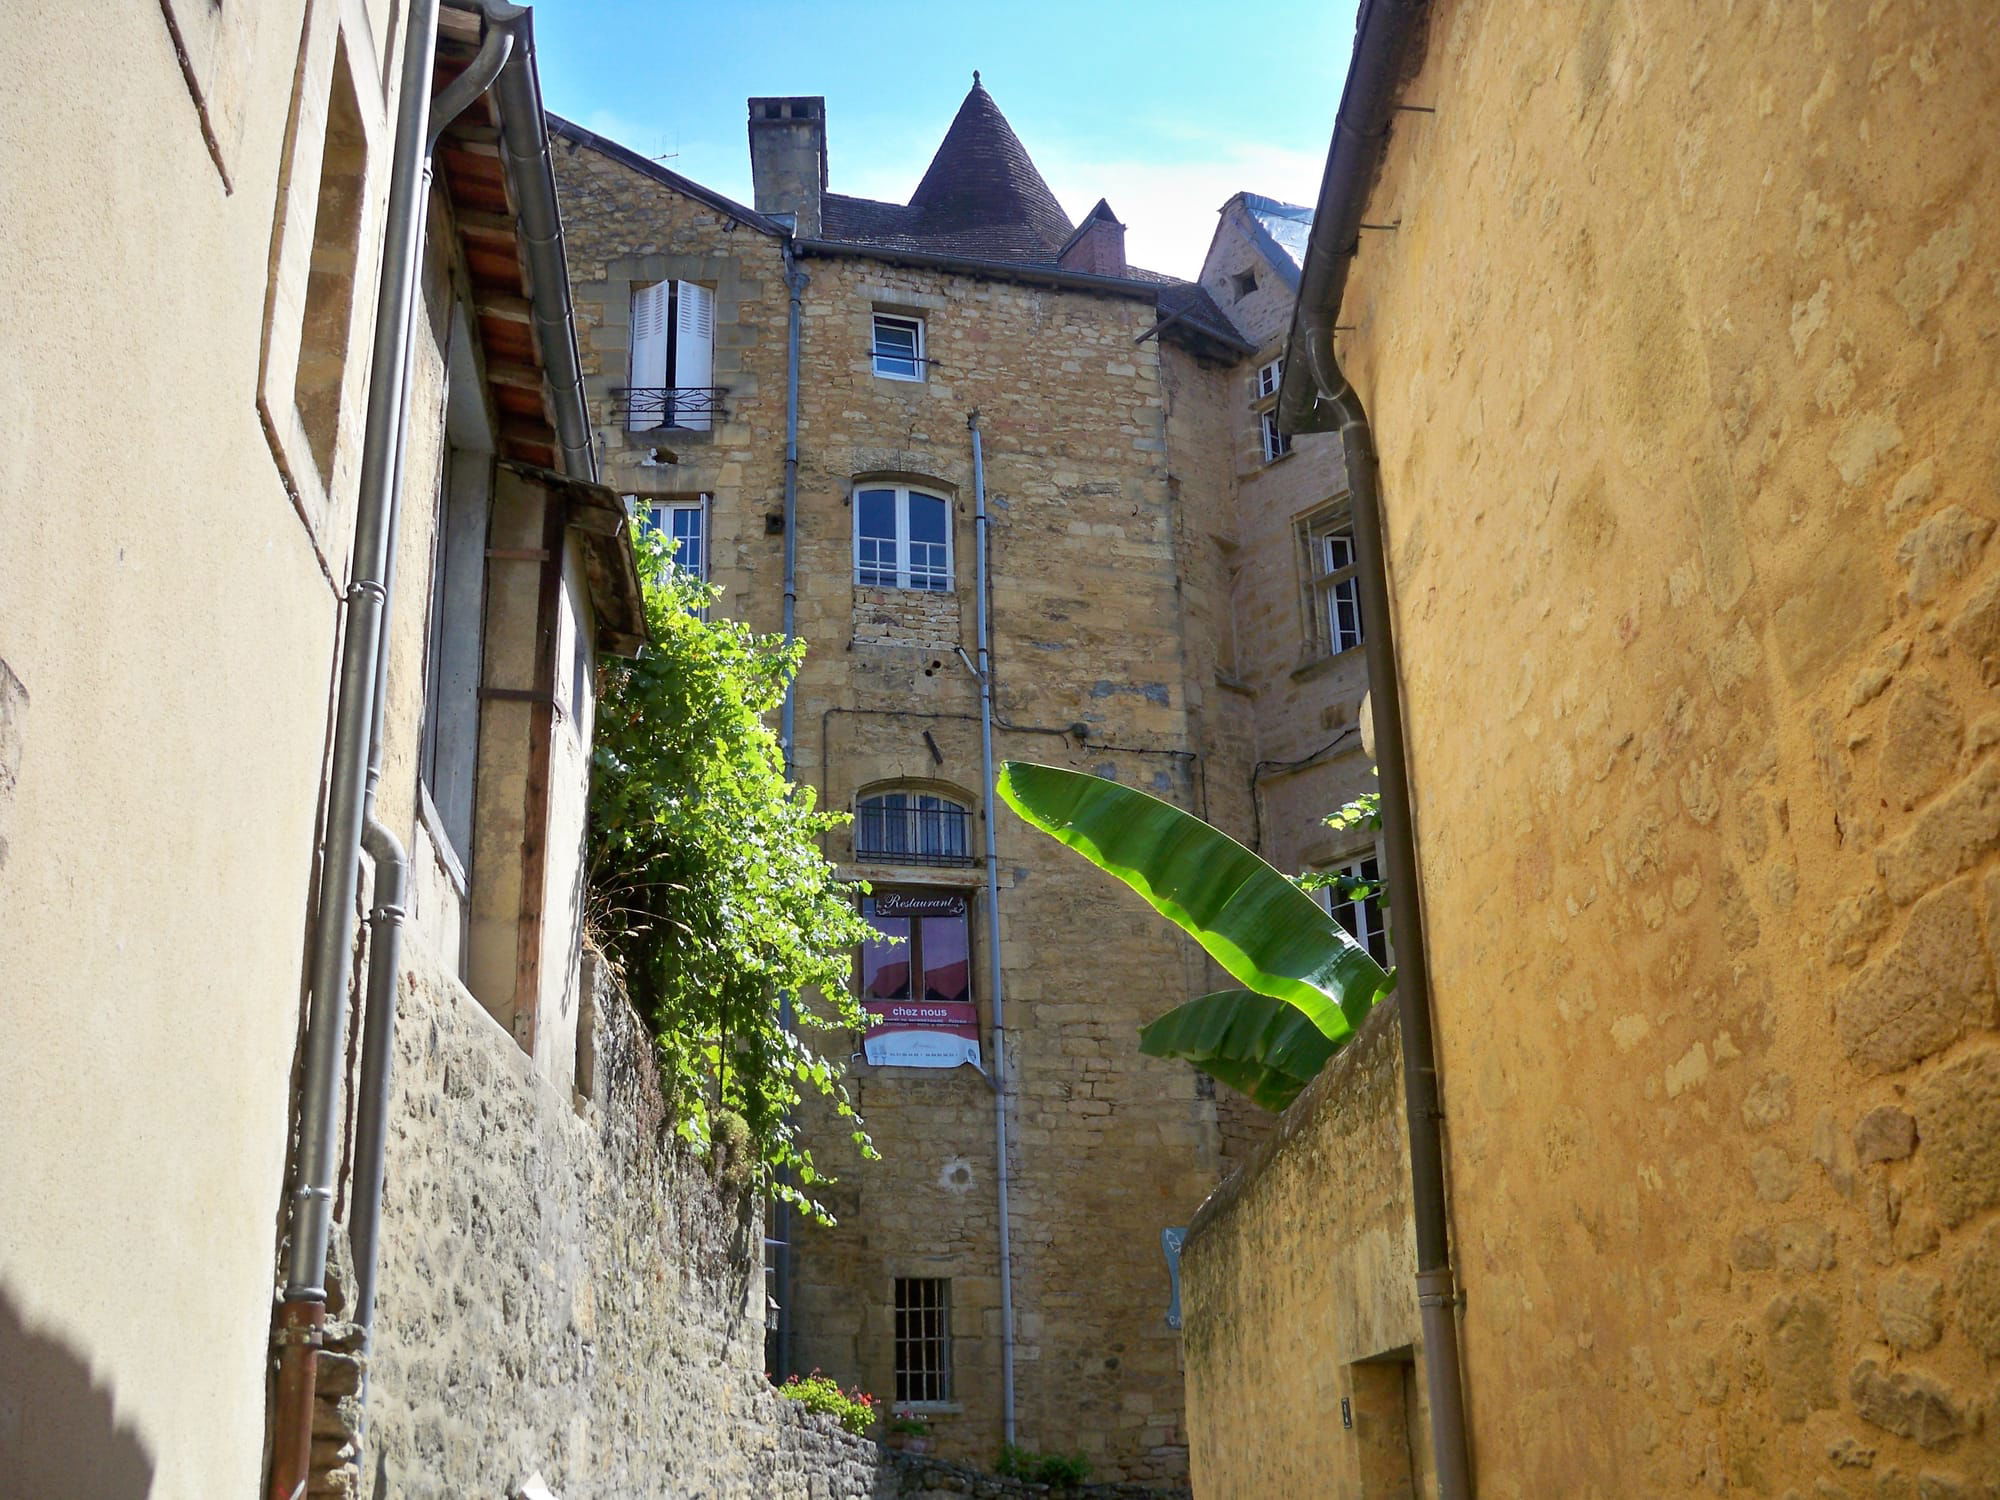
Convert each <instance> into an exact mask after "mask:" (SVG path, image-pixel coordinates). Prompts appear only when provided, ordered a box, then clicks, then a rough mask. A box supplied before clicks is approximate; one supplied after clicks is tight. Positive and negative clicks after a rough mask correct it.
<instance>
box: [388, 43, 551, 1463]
mask: <svg viewBox="0 0 2000 1500" xmlns="http://www.w3.org/2000/svg"><path fill="white" fill-rule="evenodd" d="M513 51H514V32H513V30H512V29H511V28H509V27H507V26H505V25H497V26H494V27H492V28H491V29H489V30H488V31H487V33H486V35H485V37H484V38H482V39H481V42H480V47H479V51H478V53H477V54H476V55H475V56H474V57H473V59H472V62H471V63H470V64H469V65H468V66H467V67H466V70H465V71H464V72H463V73H461V74H459V76H458V77H457V78H455V79H453V80H452V82H451V83H450V84H449V85H448V86H447V87H446V88H445V89H444V90H443V91H442V92H441V93H440V94H439V95H438V97H437V99H436V100H435V101H434V102H433V104H432V106H431V120H430V127H429V129H428V130H427V131H426V133H425V140H424V170H423V196H422V202H421V205H420V207H419V211H418V224H417V241H418V244H419V245H421V244H422V243H423V239H424V228H425V225H426V224H427V222H428V219H429V210H430V193H431V163H432V156H433V154H434V153H435V151H436V149H437V143H438V140H439V138H440V137H441V136H442V135H443V134H444V130H445V127H447V126H448V125H450V124H451V122H452V121H453V120H455V119H457V118H458V116H459V115H461V114H463V113H464V112H465V110H466V109H467V107H468V106H470V105H471V103H472V101H473V100H475V99H477V98H478V97H479V96H480V95H481V94H483V93H485V92H486V90H487V89H488V88H489V87H491V85H492V83H493V80H494V79H495V78H496V77H498V76H499V73H500V70H501V69H502V68H504V67H505V66H506V65H507V60H508V58H509V57H510V56H511V55H512V54H513ZM419 306H420V304H419V302H418V300H417V299H415V298H412V299H411V302H410V324H409V327H408V329H407V330H406V331H405V340H406V347H409V346H410V344H413V342H414V339H415V336H416V323H417V312H418V308H419ZM409 441H410V402H409V400H408V398H407V395H406V397H405V399H404V401H403V408H402V413H401V416H400V418H399V419H398V421H397V424H396V444H395V471H394V479H393V481H392V485H391V489H390V501H389V536H390V539H391V542H390V550H389V555H388V559H387V562H386V565H385V566H384V569H383V575H382V588H383V593H384V596H385V599H386V600H389V601H393V600H394V598H395V596H396V548H395V545H394V539H395V538H396V537H397V536H398V535H400V532H401V525H402V515H403V494H404V467H405V463H406V461H407V459H408V457H409ZM390 627H391V620H390V614H389V610H388V608H387V606H386V604H385V607H384V609H383V613H382V623H381V635H380V639H379V641H378V643H377V647H376V660H375V712H374V716H373V719H372V721H371V724H370V727H369V735H368V780H367V793H366V797H365V801H364V803H363V818H362V825H361V845H362V847H363V848H364V849H366V850H367V851H368V856H369V858H370V859H371V860H372V861H373V862H374V867H375V882H374V895H375V899H374V905H373V907H372V909H371V910H370V911H369V914H368V972H367V980H366V984H365V995H366V1000H365V1003H364V1006H363V1010H362V1023H361V1024H362V1031H361V1068H360V1078H359V1080H358V1081H357V1083H356V1086H355V1095H356V1098H355V1119H354V1185H353V1194H354V1200H353V1207H352V1209H351V1210H350V1211H349V1214H348V1236H349V1238H350V1240H351V1241H352V1242H353V1246H354V1268H355V1269H354V1308H355V1311H354V1321H355V1323H356V1324H358V1325H359V1326H360V1328H361V1332H362V1347H363V1349H364V1350H368V1349H370V1348H372V1345H373V1343H374V1331H375V1291H376V1286H377V1272H378V1269H379V1265H380V1253H381V1246H380V1243H379V1233H380V1229H381V1222H382V1186H383V1173H384V1162H385V1158H386V1155H387V1144H388V1136H387V1126H388V1114H389V1105H390V1089H391V1082H392V1070H393V1068H394V1054H395V1045H396V984H397V980H398V978H399V976H400V975H401V973H402V951H403V918H404V915H405V905H404V903H405V901H406V900H407V896H408V890H409V870H410V861H409V854H408V851H407V850H405V848H404V847H403V841H402V840H401V839H399V838H398V837H397V836H396V834H395V831H394V830H393V829H391V828H390V827H389V826H388V825H387V824H386V823H384V822H382V820H381V818H380V816H379V815H378V812H377V808H376V798H377V794H378V792H379V791H380V788H381V782H382V739H383V725H384V722H385V720H386V719H387V716H388V701H389V644H390V633H391V632H390ZM360 1400H361V1407H362V1419H363V1423H364V1425H363V1428H362V1439H363V1442H364V1443H365V1438H366V1426H365V1423H366V1418H367V1400H368V1376H367V1373H366V1371H365V1369H364V1372H363V1374H362V1385H361V1393H360ZM359 1446H361V1445H357V1447H359ZM356 1462H359V1459H358V1457H357V1459H356Z"/></svg>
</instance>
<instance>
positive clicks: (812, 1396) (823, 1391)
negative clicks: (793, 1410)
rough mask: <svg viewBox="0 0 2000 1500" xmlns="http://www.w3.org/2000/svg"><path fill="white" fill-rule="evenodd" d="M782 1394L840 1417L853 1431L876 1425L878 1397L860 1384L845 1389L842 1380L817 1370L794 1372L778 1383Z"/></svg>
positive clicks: (809, 1409) (806, 1405)
mask: <svg viewBox="0 0 2000 1500" xmlns="http://www.w3.org/2000/svg"><path fill="white" fill-rule="evenodd" d="M778 1394H779V1395H780V1396H783V1397H784V1398H785V1399H786V1400H788V1401H796V1402H798V1403H799V1405H801V1406H803V1407H804V1408H805V1409H806V1410H807V1411H816V1412H823V1413H825V1414H826V1415H827V1416H830V1417H838V1418H839V1419H840V1425H841V1426H842V1427H845V1428H846V1429H847V1430H848V1431H849V1432H853V1433H864V1432H866V1431H867V1430H868V1429H869V1428H870V1427H873V1426H874V1425H875V1398H874V1397H873V1396H871V1395H869V1394H868V1393H867V1392H866V1391H864V1390H862V1389H861V1387H860V1386H856V1387H855V1388H854V1389H853V1390H851V1391H843V1390H842V1389H841V1388H840V1382H838V1381H837V1380H835V1379H834V1378H833V1377H832V1376H830V1375H822V1374H820V1372H819V1371H817V1370H814V1371H813V1372H812V1374H810V1375H807V1376H805V1377H803V1378H801V1377H799V1376H797V1375H794V1376H792V1377H791V1378H790V1379H789V1380H787V1381H786V1382H785V1383H784V1384H783V1385H781V1386H779V1387H778Z"/></svg>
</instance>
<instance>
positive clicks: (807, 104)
mask: <svg viewBox="0 0 2000 1500" xmlns="http://www.w3.org/2000/svg"><path fill="white" fill-rule="evenodd" d="M750 181H751V184H752V185H753V186H754V187H755V189H756V194H757V198H756V204H755V207H756V209H757V212H758V213H760V214H770V215H773V216H774V217H785V218H789V219H790V220H791V222H792V226H793V233H794V234H796V235H797V236H798V237H799V238H800V239H802V240H814V239H818V238H819V229H820V219H819V208H820V198H821V196H822V195H823V194H824V193H825V192H826V100H824V99H820V98H810V99H807V98H795V99H752V100H751V101H750Z"/></svg>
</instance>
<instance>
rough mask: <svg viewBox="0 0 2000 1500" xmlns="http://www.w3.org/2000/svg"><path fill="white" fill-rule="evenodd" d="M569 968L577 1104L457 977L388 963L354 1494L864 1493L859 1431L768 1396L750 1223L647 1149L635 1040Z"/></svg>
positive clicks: (692, 1176)
mask: <svg viewBox="0 0 2000 1500" xmlns="http://www.w3.org/2000/svg"><path fill="white" fill-rule="evenodd" d="M587 967H588V969H589V971H590V972H589V973H588V974H587V975H586V979H587V981H588V982H589V983H591V985H592V986H593V994H594V996H595V1001H596V1006H595V1013H596V1017H597V1025H598V1032H597V1054H596V1056H597V1070H598V1071H597V1079H596V1090H597V1099H596V1102H594V1103H591V1104H587V1105H585V1106H583V1107H582V1108H581V1109H578V1108H576V1107H574V1106H573V1105H572V1101H571V1098H570V1094H569V1091H568V1089H567V1088H566V1087H562V1086H561V1085H560V1084H558V1083H552V1082H551V1081H550V1080H548V1079H546V1078H544V1077H543V1076H541V1074H540V1073H538V1072H537V1071H536V1069H535V1066H534V1062H533V1060H532V1059H531V1058H530V1057H528V1055H527V1054H526V1053H524V1052H523V1051H522V1050H521V1048H520V1047H519V1046H518V1045H517V1044H516V1043H515V1041H514V1039H513V1038H512V1036H511V1035H509V1034H508V1032H507V1031H506V1030H505V1029H504V1028H503V1027H501V1025H500V1024H499V1023H498V1022H497V1021H495V1020H494V1019H493V1018H492V1017H491V1016H490V1015H489V1014H488V1013H487V1012H486V1011H485V1009H484V1008H482V1007H481V1006H480V1004H479V1002H478V1001H476V1000H475V999H473V997H472V996H471V995H470V994H469V993H468V992H467V991H466V990H465V989H464V988H463V987H461V986H460V985H459V984H458V983H457V982H456V981H455V980H452V979H450V978H448V977H446V976H445V975H443V974H441V973H439V972H437V971H436V970H434V969H432V968H431V967H429V965H428V963H427V962H426V963H425V964H424V965H423V966H421V967H418V968H415V969H413V970H412V971H411V972H409V973H407V974H406V975H405V976H404V983H403V986H402V993H401V1016H400V1024H399V1026H398V1031H397V1058H396V1067H397V1072H396V1080H395V1106H394V1111H393V1115H392V1126H391V1132H390V1136H389V1154H388V1166H387V1177H388V1188H387V1196H386V1199H385V1203H384V1209H383V1215H384V1228H383V1251H382V1265H381V1294H380V1306H379V1312H378V1324H377V1332H376V1345H377V1352H376V1356H375V1361H374V1367H373V1371H372V1376H371V1386H370V1393H369V1404H368V1410H369V1417H370V1422H371V1425H372V1432H373V1439H372V1441H373V1445H374V1447H375V1449H376V1456H375V1458H374V1459H373V1460H372V1461H371V1463H370V1474H369V1481H368V1482H369V1484H370V1485H372V1484H374V1483H375V1482H376V1473H377V1469H378V1466H379V1472H380V1475H381V1476H382V1478H383V1480H384V1481H385V1487H384V1488H383V1489H382V1490H380V1491H379V1492H378V1491H375V1490H372V1489H366V1490H365V1492H367V1493H371V1494H373V1493H380V1494H382V1495H384V1496H386V1497H411V1500H415V1497H420V1496H434V1497H437V1500H457V1497H460V1496H464V1495H474V1494H481V1495H501V1494H511V1493H512V1492H513V1488H512V1487H513V1486H515V1485H517V1484H519V1483H520V1482H521V1481H522V1480H523V1479H525V1478H527V1477H528V1476H529V1475H530V1474H533V1473H536V1472H539V1473H541V1474H542V1475H543V1476H544V1478H545V1479H546V1480H547V1482H548V1483H549V1485H550V1486H551V1487H552V1488H553V1489H554V1490H555V1491H556V1493H558V1494H559V1495H561V1496H562V1497H563V1500H592V1497H598V1500H614V1497H615V1500H627V1497H633V1500H638V1497H646V1496H658V1497H661V1500H666V1497H673V1500H687V1497H694V1496H700V1497H703V1500H794V1497H796V1500H806V1497H807V1496H811V1497H812V1500H859V1497H865V1496H869V1495H872V1494H873V1493H874V1490H875V1484H876V1469H877V1450H876V1447H875V1444H874V1443H873V1442H872V1441H870V1440H867V1439H862V1438H855V1437H851V1436H849V1435H848V1434H846V1433H843V1432H841V1431H840V1430H839V1429H838V1427H837V1426H835V1425H834V1424H833V1423H832V1422H831V1421H830V1419H826V1418H819V1417H812V1416H808V1415H806V1414H805V1413H804V1412H803V1411H802V1410H801V1409H800V1408H799V1407H797V1406H796V1405H794V1404H793V1403H791V1402H789V1401H785V1400H782V1399H781V1398H780V1397H778V1396H777V1395H775V1394H774V1393H773V1392H772V1391H771V1389H770V1387H769V1383H768V1382H767V1381H766V1379H765V1377H764V1369H763V1279H764V1278H763V1270H762V1256H761V1248H762V1247H761V1244H760V1227H759V1225H758V1222H757V1219H756V1217H755V1216H754V1214H752V1213H751V1212H750V1210H749V1206H748V1205H747V1204H745V1203H744V1202H743V1201H742V1199H741V1198H740V1197H738V1196H736V1195H733V1194H730V1193H727V1192H725V1191H723V1190H721V1189H719V1188H718V1186H717V1184H716V1181H715V1179H714V1178H713V1177H712V1176H711V1174H710V1172H709V1171H708V1169H707V1168H706V1167H704V1166H702V1165H700V1164H698V1163H694V1162H691V1161H689V1160H688V1159H687V1158H686V1157H684V1156H683V1155H681V1154H680V1153H679V1152H678V1151H677V1150H676V1149H675V1148H674V1147H673V1146H672V1145H671V1144H670V1141H671V1137H669V1143H667V1144H663V1142H662V1139H661V1138H662V1134H663V1132H664V1131H665V1126H666V1122H665V1121H664V1119H663V1117H662V1114H661V1108H660V1100H659V1094H658V1088H657V1084H656V1082H655V1080H654V1075H653V1072H652V1063H651V1059H650V1056H649V1048H648V1043H647V1039H646V1037H645V1036H644V1034H643V1031H642V1029H641V1027H640V1025H639V1023H638V1020H637V1018H636V1017H635V1016H634V1015H633V1014H632V1012H631V1010H630V1008H629V1006H628V1005H627V1004H626V1002H625V1000H624V997H623V995H622V993H620V991H619V990H618V989H617V988H616V986H615V985H613V984H611V983H610V982H608V980H607V977H606V976H605V974H604V973H603V972H602V970H601V969H600V968H599V967H598V965H597V964H595V963H591V964H589V965H588V966H587Z"/></svg>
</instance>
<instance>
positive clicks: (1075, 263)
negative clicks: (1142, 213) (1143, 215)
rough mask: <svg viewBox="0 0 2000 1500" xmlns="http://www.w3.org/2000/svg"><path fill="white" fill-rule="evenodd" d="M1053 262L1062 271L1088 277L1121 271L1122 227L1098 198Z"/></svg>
mask: <svg viewBox="0 0 2000 1500" xmlns="http://www.w3.org/2000/svg"><path fill="white" fill-rule="evenodd" d="M1056 262H1057V264H1059V265H1060V266H1061V267H1062V268H1063V269H1064V270H1065V271H1082V272H1084V273H1085V274H1086V275H1090V276H1123V275H1124V274H1125V269H1126V268H1125V226H1124V225H1123V224H1120V223H1119V222H1118V219H1117V217H1116V216H1115V215H1114V214H1113V213H1112V212H1111V205H1110V204H1109V203H1106V202H1105V201H1104V200H1103V199H1102V198H1099V199H1098V200H1097V207H1095V208H1093V209H1092V210H1091V211H1090V212H1089V213H1087V214H1085V215H1084V216H1083V222H1082V223H1081V224H1079V225H1078V226H1077V230H1076V233H1075V234H1073V235H1071V236H1070V237H1069V243H1068V244H1066V245H1064V246H1063V247H1062V250H1061V252H1060V253H1059V254H1058V255H1057V256H1056Z"/></svg>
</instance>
